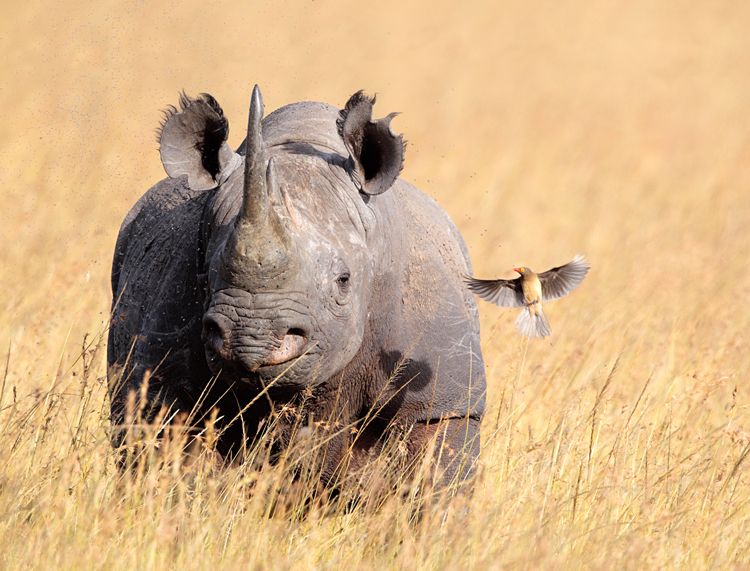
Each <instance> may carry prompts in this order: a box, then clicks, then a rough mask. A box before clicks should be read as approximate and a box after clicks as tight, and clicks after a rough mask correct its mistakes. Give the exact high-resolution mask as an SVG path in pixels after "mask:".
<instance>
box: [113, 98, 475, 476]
mask: <svg viewBox="0 0 750 571" xmlns="http://www.w3.org/2000/svg"><path fill="white" fill-rule="evenodd" d="M373 103H374V100H371V99H369V98H367V97H366V96H364V95H363V94H362V93H361V92H360V93H357V94H355V95H354V96H352V98H351V99H350V100H349V102H348V103H347V105H346V107H345V108H344V110H342V111H339V110H338V109H336V108H334V107H332V106H329V105H326V104H322V103H312V102H304V103H294V104H291V105H287V106H285V107H282V108H281V109H278V110H277V111H275V112H273V113H271V114H269V115H268V116H266V117H265V118H263V103H262V99H261V96H260V91H259V90H258V89H257V87H256V88H255V90H254V91H253V95H252V98H251V104H250V117H249V122H248V135H247V138H246V140H245V142H244V143H243V144H242V145H241V146H240V148H239V149H238V150H237V151H236V152H235V151H233V150H232V149H230V148H229V146H228V144H227V142H226V140H227V134H228V123H227V120H226V119H225V118H224V115H223V112H222V110H221V108H220V107H219V105H218V103H217V102H216V101H215V100H214V99H213V98H212V97H211V96H209V95H205V94H204V95H202V96H200V97H199V98H197V99H188V98H187V97H184V96H183V98H182V100H181V106H180V108H179V109H178V108H171V109H169V110H168V111H167V113H166V116H165V121H164V123H163V125H162V129H161V131H160V152H161V158H162V162H163V163H164V166H165V169H166V171H167V173H168V174H169V175H170V177H169V178H167V179H165V180H162V181H161V182H159V183H158V184H156V185H155V186H154V187H153V188H151V189H150V190H149V191H148V192H147V193H146V194H145V195H144V196H143V197H142V198H141V199H140V200H139V201H138V202H137V203H136V204H135V206H134V207H133V208H132V209H131V211H130V212H129V213H128V215H127V216H126V218H125V220H124V222H123V224H122V227H121V230H120V233H119V236H118V239H117V244H116V248H115V254H114V263H113V268H112V291H113V308H112V323H111V329H110V333H109V344H108V361H109V377H110V398H111V403H112V408H111V419H112V423H113V425H114V426H115V427H117V426H121V425H123V423H124V421H125V412H126V403H127V402H128V394H129V393H130V392H131V391H133V390H136V391H138V390H140V386H141V383H142V382H143V379H144V378H148V379H149V381H148V390H147V398H148V400H149V406H148V410H150V411H152V412H153V413H154V414H155V411H157V410H158V409H159V408H161V407H167V408H168V409H169V410H170V414H173V413H176V412H177V411H183V412H185V413H190V412H191V411H192V414H191V417H190V418H191V419H195V422H196V423H197V424H200V422H202V420H200V419H203V418H205V417H207V415H208V414H209V412H210V410H211V409H212V408H213V407H217V408H218V409H219V414H220V416H219V419H220V421H219V422H220V423H221V422H224V423H225V425H224V426H223V427H222V430H223V432H222V435H221V438H220V440H219V442H218V449H219V451H220V452H221V453H222V454H225V455H227V456H230V457H231V456H232V455H234V454H237V453H239V452H240V451H241V450H242V449H244V446H245V445H246V444H248V442H247V440H252V439H253V438H254V437H255V436H256V434H257V432H258V430H259V427H261V426H262V425H263V421H264V419H267V418H268V417H269V415H271V414H272V413H273V411H274V409H277V408H278V407H279V406H280V405H284V404H290V405H295V406H299V407H302V408H303V415H304V417H305V418H307V419H310V421H311V422H312V423H313V424H315V423H316V421H324V422H322V423H319V424H315V425H316V426H327V427H329V428H328V429H329V430H332V431H334V432H331V437H330V441H329V444H328V449H327V451H326V454H325V458H326V460H325V463H324V465H323V466H322V470H321V477H322V479H323V480H324V481H330V480H331V479H332V478H334V477H335V476H336V475H337V474H338V473H339V472H340V470H341V467H342V466H344V465H346V466H347V467H348V468H347V469H351V468H352V466H357V465H358V464H360V465H361V464H362V462H363V460H362V459H364V458H365V457H366V456H367V453H368V452H371V451H372V450H376V449H377V447H378V446H379V444H380V443H382V442H383V440H384V438H385V437H387V436H388V434H389V433H391V432H392V431H394V430H400V431H404V433H405V434H406V435H407V436H406V438H407V448H408V450H409V453H410V454H412V455H416V454H418V453H419V451H420V450H422V449H423V447H424V445H425V444H426V443H427V442H428V441H429V440H430V439H431V438H433V437H436V438H437V439H438V441H439V442H440V443H441V444H444V445H445V447H446V449H447V452H446V453H445V454H444V455H442V456H441V458H442V460H441V462H442V464H443V466H444V467H445V468H446V471H445V474H446V478H449V477H452V476H454V475H455V474H456V471H457V470H459V469H460V470H461V471H462V472H461V474H459V477H463V476H465V475H466V474H468V473H470V472H471V468H472V466H473V463H474V460H475V459H476V457H477V455H478V453H479V422H480V419H481V417H482V414H483V411H484V394H485V373H484V364H483V361H482V355H481V350H480V345H479V324H478V315H477V309H476V305H475V303H474V300H473V299H472V296H471V295H470V294H469V293H468V291H467V290H466V289H465V288H464V287H463V285H462V282H461V276H462V275H465V274H470V273H471V268H470V262H469V258H468V254H467V251H466V248H465V246H464V244H463V241H462V239H461V236H460V234H459V232H458V231H457V229H456V227H455V226H454V225H453V223H452V222H451V220H450V219H449V218H448V216H447V215H446V213H445V212H444V211H443V210H442V209H441V208H440V207H439V206H438V205H437V204H436V203H435V202H434V201H433V200H431V199H430V198H429V197H427V196H426V195H425V194H423V193H422V192H420V191H419V190H418V189H416V188H415V187H414V186H412V185H410V184H409V183H407V182H405V181H403V180H401V179H399V178H398V174H399V172H400V170H401V167H402V162H403V150H404V149H403V141H402V139H401V137H400V136H396V135H394V134H393V132H392V131H391V128H390V119H391V117H392V116H388V117H386V118H384V119H381V120H378V121H374V120H372V117H371V114H372V106H373ZM263 390H266V395H265V396H264V398H256V397H257V396H258V394H259V393H260V392H261V391H263ZM253 400H255V402H254V404H252V406H249V407H247V405H248V403H251V402H253ZM237 418H240V421H236V419H237ZM231 420H235V422H234V423H233V424H229V423H230V421H231ZM347 425H351V426H353V427H355V428H357V430H340V429H337V430H335V429H334V428H331V427H341V426H347ZM115 434H118V432H117V431H115ZM115 441H116V442H117V441H118V439H117V437H115Z"/></svg>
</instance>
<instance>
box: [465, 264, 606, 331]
mask: <svg viewBox="0 0 750 571" xmlns="http://www.w3.org/2000/svg"><path fill="white" fill-rule="evenodd" d="M590 267H591V266H590V265H589V263H588V261H586V258H584V257H583V256H581V255H578V256H576V257H575V258H573V260H572V261H571V262H569V263H567V264H565V265H564V266H558V267H556V268H552V269H551V270H547V271H546V272H542V273H540V274H537V273H536V272H534V271H533V270H532V269H531V268H527V267H525V266H521V267H518V268H513V271H514V272H518V274H519V276H518V277H517V278H515V279H512V280H502V279H498V280H480V279H477V278H473V277H471V276H466V277H465V278H464V279H465V280H466V284H467V285H468V287H469V289H470V290H471V291H472V292H474V293H475V294H477V295H478V296H479V297H481V298H482V299H484V300H485V301H489V302H490V303H494V304H495V305H499V306H500V307H523V308H524V309H523V310H522V311H521V313H520V315H519V316H518V319H516V328H517V329H518V331H519V332H520V333H521V335H525V336H526V337H547V336H548V335H549V334H550V328H549V322H548V321H547V318H546V317H545V316H544V311H543V310H542V303H543V302H547V301H551V300H553V299H559V298H561V297H563V296H564V295H567V294H569V293H570V292H571V291H573V290H574V289H575V288H577V287H578V286H579V285H580V283H581V282H582V281H583V278H585V277H586V274H587V273H588V271H589V268H590Z"/></svg>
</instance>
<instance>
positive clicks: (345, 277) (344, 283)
mask: <svg viewBox="0 0 750 571" xmlns="http://www.w3.org/2000/svg"><path fill="white" fill-rule="evenodd" d="M349 278H350V275H349V272H345V273H343V274H341V275H340V276H339V277H337V278H336V283H337V284H338V286H339V287H340V288H341V289H346V288H347V287H349Z"/></svg>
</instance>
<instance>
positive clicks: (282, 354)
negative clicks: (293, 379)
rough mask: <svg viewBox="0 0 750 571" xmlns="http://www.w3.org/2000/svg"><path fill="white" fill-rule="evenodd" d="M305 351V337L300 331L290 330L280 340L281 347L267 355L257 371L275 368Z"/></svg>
mask: <svg viewBox="0 0 750 571" xmlns="http://www.w3.org/2000/svg"><path fill="white" fill-rule="evenodd" d="M306 349H307V337H306V336H305V334H304V332H303V331H302V330H301V329H297V328H294V329H290V330H289V331H287V333H286V334H285V335H284V337H282V338H281V345H279V347H278V348H276V349H274V350H273V351H271V353H269V354H268V355H267V356H266V357H265V358H264V359H263V360H262V361H261V362H260V363H259V364H258V367H257V368H258V369H262V368H265V367H275V366H277V365H283V364H284V363H289V362H290V361H293V360H294V359H297V358H298V357H301V356H302V355H303V354H304V353H305V350H306Z"/></svg>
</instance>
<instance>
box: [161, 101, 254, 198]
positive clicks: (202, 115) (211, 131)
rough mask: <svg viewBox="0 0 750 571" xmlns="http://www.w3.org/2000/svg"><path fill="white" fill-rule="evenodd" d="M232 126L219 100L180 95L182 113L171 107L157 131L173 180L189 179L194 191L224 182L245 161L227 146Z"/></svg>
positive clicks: (163, 157)
mask: <svg viewBox="0 0 750 571" xmlns="http://www.w3.org/2000/svg"><path fill="white" fill-rule="evenodd" d="M228 135H229V122H228V121H227V120H226V118H225V117H224V111H222V109H221V107H220V106H219V104H218V102H217V101H216V99H214V98H213V97H212V96H211V95H209V94H208V93H202V94H201V95H199V96H198V98H197V99H191V98H189V97H188V96H187V95H185V94H184V93H182V94H181V95H180V109H179V110H178V109H177V108H176V107H174V106H170V107H169V108H167V110H166V111H165V112H164V120H163V121H162V124H161V127H160V128H159V130H158V140H159V154H160V155H161V162H162V164H163V165H164V170H165V171H167V174H168V175H169V176H170V177H172V178H177V177H179V176H182V175H187V184H188V186H189V187H190V188H192V189H193V190H208V189H209V188H214V187H216V186H218V185H219V184H221V183H222V182H224V181H225V180H226V179H227V178H228V177H229V175H230V174H231V173H232V171H233V170H234V169H236V168H237V167H238V166H239V165H240V164H241V163H242V159H241V158H240V156H239V155H238V154H237V153H235V152H234V151H233V150H232V149H231V147H230V146H229V144H228V143H227V136H228Z"/></svg>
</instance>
